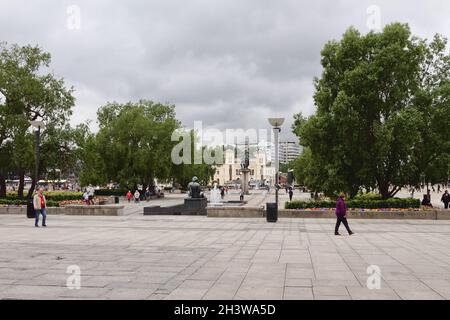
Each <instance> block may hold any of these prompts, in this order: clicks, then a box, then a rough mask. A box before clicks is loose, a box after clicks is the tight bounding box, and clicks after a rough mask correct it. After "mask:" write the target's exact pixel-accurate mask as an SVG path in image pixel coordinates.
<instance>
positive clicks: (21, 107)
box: [0, 42, 74, 197]
mask: <svg viewBox="0 0 450 320" xmlns="http://www.w3.org/2000/svg"><path fill="white" fill-rule="evenodd" d="M50 62H51V56H50V54H49V53H46V52H44V51H43V50H42V49H41V48H39V47H38V46H35V47H33V46H30V45H28V46H18V45H14V44H13V45H8V44H7V43H6V42H1V43H0V94H1V98H2V99H1V100H0V120H1V121H0V153H6V149H5V146H6V145H7V144H8V143H9V142H11V140H13V141H16V142H17V143H19V142H20V141H22V142H24V139H25V136H26V135H27V134H28V133H27V132H28V128H29V121H32V120H42V121H44V122H45V123H46V124H52V125H53V126H55V127H57V126H63V125H64V124H65V123H66V122H67V121H68V119H69V116H70V115H71V109H72V107H73V105H74V97H73V95H72V93H73V89H72V88H70V89H66V88H65V84H64V80H63V79H61V78H57V77H55V75H54V74H53V73H51V72H48V71H47V69H48V68H49V66H50ZM18 135H19V136H18ZM17 147H18V148H23V147H24V145H17ZM18 153H19V151H17V152H16V154H18ZM0 158H2V159H4V158H6V157H5V154H3V155H2V157H0ZM5 169H6V167H5V166H3V165H2V166H1V167H0V197H2V196H5V193H6V190H5V188H4V186H5V176H6V173H7V172H6V170H5ZM12 169H13V170H14V169H15V168H12ZM16 169H17V168H16ZM20 169H21V168H20ZM35 183H36V181H35V179H33V184H32V187H31V189H30V190H29V196H30V195H31V193H32V192H33V190H34V186H35Z"/></svg>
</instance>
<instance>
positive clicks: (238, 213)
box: [207, 207, 450, 220]
mask: <svg viewBox="0 0 450 320" xmlns="http://www.w3.org/2000/svg"><path fill="white" fill-rule="evenodd" d="M207 210H208V217H214V218H264V217H265V216H266V211H265V210H264V208H263V207H208V209H207ZM278 217H279V218H301V219H336V215H335V214H334V211H328V210H327V211H308V210H286V209H283V210H281V209H280V210H278ZM348 218H349V219H391V220H395V219H398V220H450V210H447V211H445V210H426V211H425V210H424V211H414V210H411V211H359V210H358V211H353V210H350V211H349V212H348Z"/></svg>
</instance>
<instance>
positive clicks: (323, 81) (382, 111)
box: [293, 23, 450, 198]
mask: <svg viewBox="0 0 450 320" xmlns="http://www.w3.org/2000/svg"><path fill="white" fill-rule="evenodd" d="M321 55H322V60H321V63H322V66H323V73H322V76H321V77H320V78H318V79H315V94H314V102H315V105H316V107H317V110H316V113H315V114H314V115H313V116H311V117H309V118H304V117H303V116H302V115H301V114H297V115H296V116H295V123H294V126H293V129H294V132H295V133H296V134H297V135H298V136H299V137H300V141H301V143H302V145H304V146H305V147H306V152H305V154H304V155H303V156H302V159H301V160H299V161H300V162H301V163H302V166H303V168H302V169H300V170H303V172H302V173H300V175H299V173H296V175H297V176H302V177H303V178H304V181H305V182H307V183H308V184H310V185H311V187H312V188H313V189H315V190H320V191H324V192H326V193H328V194H335V193H337V192H339V191H345V192H347V193H348V194H349V195H356V193H357V192H358V191H360V190H361V189H363V188H364V189H374V188H376V189H377V190H378V191H379V192H380V194H381V195H382V196H383V198H389V197H393V196H395V195H396V194H397V193H398V191H399V190H400V189H401V188H402V187H404V186H405V185H417V184H419V183H421V182H423V180H426V181H427V182H428V181H430V182H436V181H444V180H445V179H447V178H448V164H449V161H448V159H449V158H448V157H449V154H450V145H449V142H450V140H449V139H448V136H449V133H450V117H449V110H450V105H449V104H450V100H449V98H450V56H449V54H448V52H447V40H446V39H445V38H443V37H441V36H438V35H437V36H435V37H434V39H433V40H432V41H427V40H424V39H420V38H418V37H415V36H412V35H411V32H410V29H409V27H408V25H405V24H399V23H394V24H391V25H388V26H386V27H385V28H384V30H383V31H382V32H379V33H376V32H370V33H368V34H367V35H361V34H360V33H359V32H358V31H357V30H356V29H354V28H350V29H349V30H348V31H347V32H346V33H345V34H344V35H343V37H342V39H341V40H340V41H331V42H329V43H327V44H326V45H325V47H324V49H323V50H322V53H321ZM436 169H437V170H436Z"/></svg>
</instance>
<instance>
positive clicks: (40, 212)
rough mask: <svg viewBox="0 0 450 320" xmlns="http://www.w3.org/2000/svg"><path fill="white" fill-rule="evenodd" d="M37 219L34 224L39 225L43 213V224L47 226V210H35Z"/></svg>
mask: <svg viewBox="0 0 450 320" xmlns="http://www.w3.org/2000/svg"><path fill="white" fill-rule="evenodd" d="M34 214H35V220H34V225H35V226H37V225H38V224H39V215H40V214H42V225H43V226H45V219H47V212H46V211H45V209H41V210H34Z"/></svg>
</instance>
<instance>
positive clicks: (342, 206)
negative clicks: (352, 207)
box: [336, 197, 347, 217]
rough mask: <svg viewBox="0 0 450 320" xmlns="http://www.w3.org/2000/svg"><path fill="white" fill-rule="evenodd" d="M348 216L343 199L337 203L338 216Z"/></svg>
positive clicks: (340, 198)
mask: <svg viewBox="0 0 450 320" xmlns="http://www.w3.org/2000/svg"><path fill="white" fill-rule="evenodd" d="M346 214H347V206H346V205H345V201H344V199H343V198H342V197H339V199H338V200H337V202H336V216H337V217H345V215H346Z"/></svg>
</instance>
